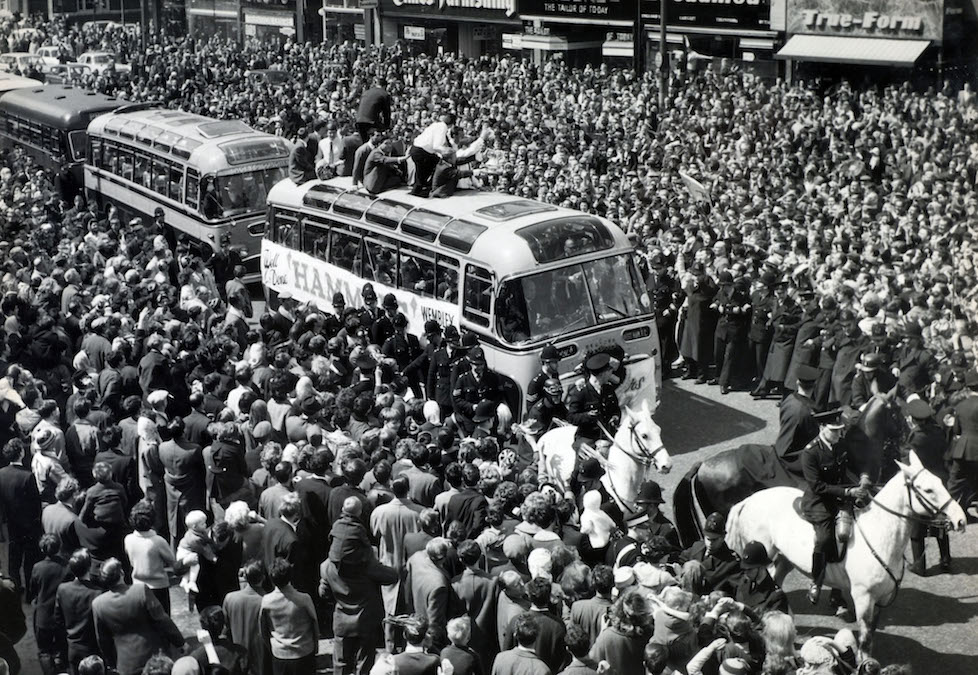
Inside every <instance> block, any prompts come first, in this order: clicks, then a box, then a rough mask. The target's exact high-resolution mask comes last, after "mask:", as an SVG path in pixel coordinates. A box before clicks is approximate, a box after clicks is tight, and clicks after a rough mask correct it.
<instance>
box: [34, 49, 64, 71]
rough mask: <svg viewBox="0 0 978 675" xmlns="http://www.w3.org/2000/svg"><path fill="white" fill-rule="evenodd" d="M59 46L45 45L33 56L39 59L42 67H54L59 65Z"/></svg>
mask: <svg viewBox="0 0 978 675" xmlns="http://www.w3.org/2000/svg"><path fill="white" fill-rule="evenodd" d="M62 49H64V48H63V47H62V46H61V45H47V46H45V47H41V48H40V49H38V50H37V53H36V54H35V56H37V58H39V59H41V63H43V64H44V66H54V65H57V64H59V63H61V51H62Z"/></svg>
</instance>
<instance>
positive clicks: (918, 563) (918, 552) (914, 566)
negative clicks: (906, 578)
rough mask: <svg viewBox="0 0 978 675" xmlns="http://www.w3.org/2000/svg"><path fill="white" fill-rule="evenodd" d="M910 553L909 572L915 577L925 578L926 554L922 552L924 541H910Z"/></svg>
mask: <svg viewBox="0 0 978 675" xmlns="http://www.w3.org/2000/svg"><path fill="white" fill-rule="evenodd" d="M910 551H911V553H912V554H913V562H912V563H910V571H911V572H913V573H914V574H916V575H917V576H921V577H922V576H925V575H926V574H927V554H926V553H925V552H924V540H923V539H922V538H921V539H911V540H910Z"/></svg>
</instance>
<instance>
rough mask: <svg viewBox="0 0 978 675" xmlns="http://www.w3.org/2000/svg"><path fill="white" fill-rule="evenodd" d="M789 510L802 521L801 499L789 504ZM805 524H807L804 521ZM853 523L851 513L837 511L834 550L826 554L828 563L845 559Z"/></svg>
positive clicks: (803, 517) (842, 510)
mask: <svg viewBox="0 0 978 675" xmlns="http://www.w3.org/2000/svg"><path fill="white" fill-rule="evenodd" d="M791 508H792V509H793V510H794V512H795V515H797V516H798V517H799V518H801V519H802V520H805V516H804V514H803V513H802V509H801V497H797V498H795V500H794V501H793V502H792V503H791ZM805 522H808V521H807V520H805ZM854 523H855V520H854V518H853V515H852V513H851V512H850V511H849V510H848V509H839V512H838V513H837V514H836V516H835V550H833V551H829V552H827V556H826V557H827V558H828V560H827V561H828V562H830V563H839V562H842V561H843V560H845V559H846V551H847V550H848V549H849V546H848V544H849V540H850V539H851V538H852V528H853V525H854Z"/></svg>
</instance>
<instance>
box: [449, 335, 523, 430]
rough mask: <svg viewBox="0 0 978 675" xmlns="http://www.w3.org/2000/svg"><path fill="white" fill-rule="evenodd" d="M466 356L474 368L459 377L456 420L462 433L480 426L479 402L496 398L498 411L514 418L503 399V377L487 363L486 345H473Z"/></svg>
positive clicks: (455, 394)
mask: <svg viewBox="0 0 978 675" xmlns="http://www.w3.org/2000/svg"><path fill="white" fill-rule="evenodd" d="M466 359H467V360H468V363H469V366H470V368H469V370H468V371H466V372H463V373H461V374H460V375H459V376H458V379H457V380H455V387H454V389H453V390H452V405H453V406H454V409H455V422H456V423H457V424H458V426H459V429H461V431H462V435H463V436H471V435H472V433H473V432H474V431H475V427H476V424H475V421H474V418H475V412H476V407H477V406H478V405H479V403H481V402H483V401H492V402H493V403H494V404H495V405H496V409H497V411H496V415H497V416H498V417H500V418H505V419H511V418H512V416H513V415H512V412H510V410H509V406H507V405H506V404H505V403H503V386H502V385H503V383H502V378H500V377H499V374H498V373H496V372H494V371H492V370H489V368H488V367H487V366H486V355H485V352H483V351H482V347H473V348H472V349H470V350H469V354H468V356H467V357H466ZM503 409H505V410H503Z"/></svg>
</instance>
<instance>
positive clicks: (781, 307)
mask: <svg viewBox="0 0 978 675" xmlns="http://www.w3.org/2000/svg"><path fill="white" fill-rule="evenodd" d="M800 322H801V310H800V309H799V307H798V305H796V304H795V302H794V300H792V299H791V298H788V299H787V300H786V301H785V302H784V303H778V302H777V301H775V307H774V311H773V312H772V314H771V325H772V326H773V327H774V338H773V339H772V340H771V348H770V349H769V350H768V356H767V364H766V365H765V366H764V379H765V380H767V381H768V382H784V381H785V375H786V374H787V372H788V366H789V365H790V363H791V353H792V352H793V351H794V349H795V336H796V335H797V334H798V326H799V323H800Z"/></svg>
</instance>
